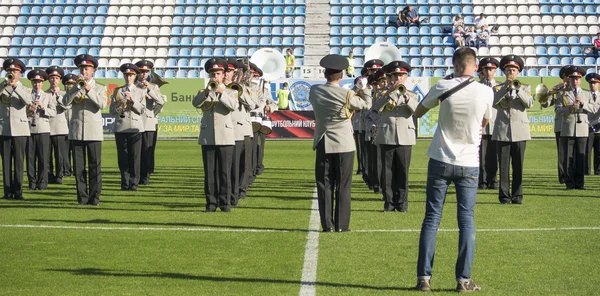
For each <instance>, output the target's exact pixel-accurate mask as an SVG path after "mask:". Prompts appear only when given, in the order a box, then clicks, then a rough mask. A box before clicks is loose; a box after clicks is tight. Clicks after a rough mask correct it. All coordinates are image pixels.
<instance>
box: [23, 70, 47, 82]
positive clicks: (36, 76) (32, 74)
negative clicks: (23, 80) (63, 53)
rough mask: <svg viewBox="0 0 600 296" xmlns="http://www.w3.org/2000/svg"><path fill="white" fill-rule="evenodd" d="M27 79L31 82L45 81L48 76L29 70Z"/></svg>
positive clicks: (38, 71) (39, 71)
mask: <svg viewBox="0 0 600 296" xmlns="http://www.w3.org/2000/svg"><path fill="white" fill-rule="evenodd" d="M27 79H29V80H31V81H36V80H37V81H46V80H48V74H46V72H44V71H42V70H31V71H29V73H27Z"/></svg>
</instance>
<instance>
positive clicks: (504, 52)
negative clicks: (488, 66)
mask: <svg viewBox="0 0 600 296" xmlns="http://www.w3.org/2000/svg"><path fill="white" fill-rule="evenodd" d="M512 49H513V48H512V47H510V46H505V47H502V51H501V54H502V56H505V55H509V54H512Z"/></svg>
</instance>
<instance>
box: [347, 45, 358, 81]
mask: <svg viewBox="0 0 600 296" xmlns="http://www.w3.org/2000/svg"><path fill="white" fill-rule="evenodd" d="M347 59H348V68H346V76H348V77H351V78H354V77H355V76H356V70H355V69H354V53H353V52H352V51H350V52H349V53H348V57H347Z"/></svg>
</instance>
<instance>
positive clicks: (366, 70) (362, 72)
mask: <svg viewBox="0 0 600 296" xmlns="http://www.w3.org/2000/svg"><path fill="white" fill-rule="evenodd" d="M367 72H369V69H367V67H363V68H362V69H360V76H366V75H367Z"/></svg>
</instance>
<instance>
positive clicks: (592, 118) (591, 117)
mask: <svg viewBox="0 0 600 296" xmlns="http://www.w3.org/2000/svg"><path fill="white" fill-rule="evenodd" d="M592 94H593V93H592V91H590V97H591V98H592V102H593V103H594V104H596V105H600V91H598V92H596V100H595V101H594V98H593V96H592ZM599 119H600V109H599V110H598V111H596V113H590V114H588V121H589V122H590V124H595V123H597V122H598V120H599ZM599 133H600V130H597V131H595V132H594V134H599Z"/></svg>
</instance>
